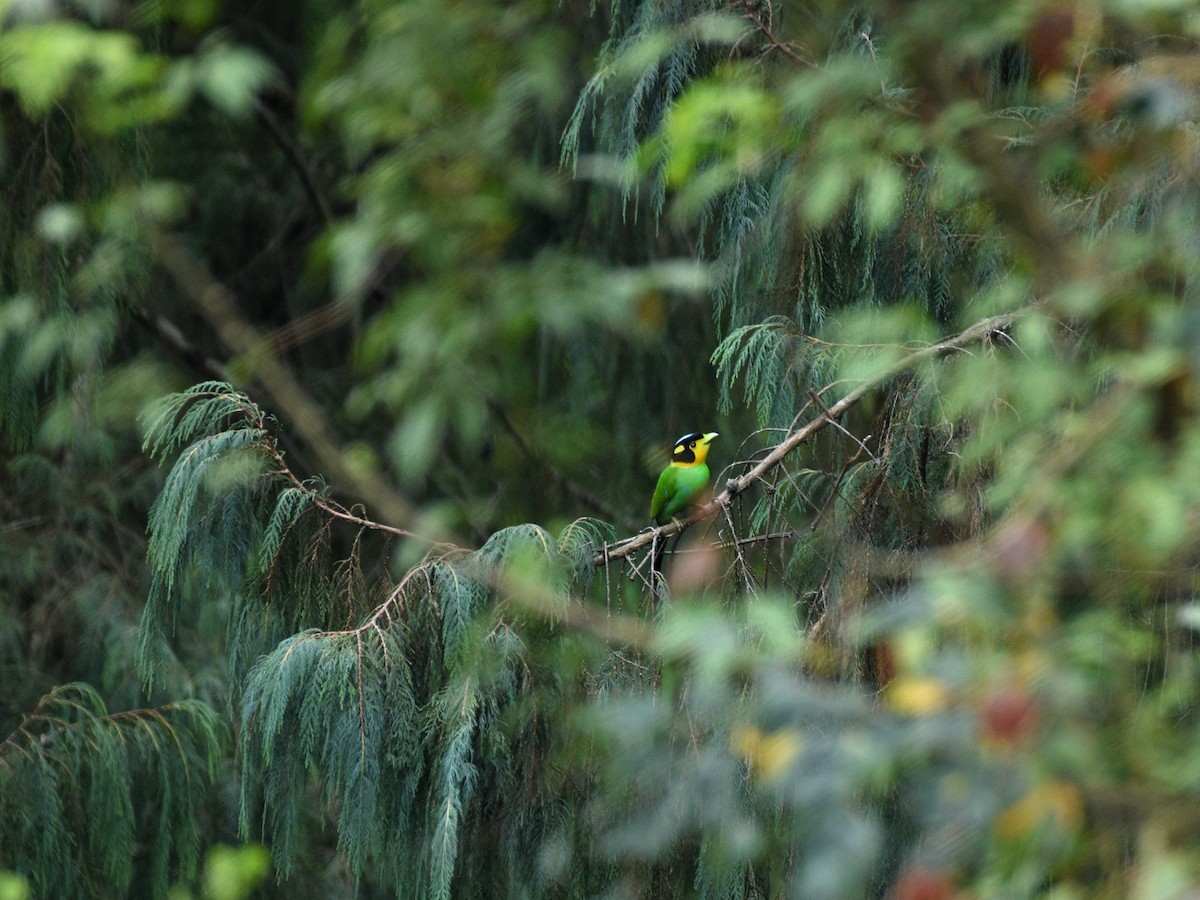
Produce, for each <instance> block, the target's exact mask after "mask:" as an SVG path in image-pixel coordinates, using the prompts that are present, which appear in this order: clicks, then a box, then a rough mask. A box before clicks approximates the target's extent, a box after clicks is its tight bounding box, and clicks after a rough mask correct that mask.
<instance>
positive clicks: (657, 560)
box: [650, 537, 667, 588]
mask: <svg viewBox="0 0 1200 900" xmlns="http://www.w3.org/2000/svg"><path fill="white" fill-rule="evenodd" d="M666 552H667V539H666V538H665V537H664V538H662V539H660V540H656V541H655V542H654V558H653V559H652V560H650V585H651V587H652V588H657V584H656V582H657V579H656V578H655V576H656V575H658V574H659V573H661V572H662V560H663V554H664V553H666Z"/></svg>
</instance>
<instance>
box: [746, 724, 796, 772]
mask: <svg viewBox="0 0 1200 900" xmlns="http://www.w3.org/2000/svg"><path fill="white" fill-rule="evenodd" d="M803 745H804V741H803V738H802V737H801V735H800V732H799V731H797V730H796V729H794V728H783V729H780V730H779V731H770V732H764V731H762V730H761V729H759V728H756V727H755V726H753V725H739V726H737V727H736V728H734V729H733V732H732V733H731V734H730V736H729V746H730V749H732V750H733V752H734V753H736V754H737V755H738V756H741V757H743V758H744V759H745V760H746V762H747V763H749V765H750V768H751V770H752V771H757V772H760V773H761V774H762V776H763V777H764V778H768V779H775V778H778V777H779V776H780V775H782V774H783V773H784V772H785V771H786V770H787V768H788V766H789V765H791V763H792V762H793V761H794V760H795V759H796V757H797V756H799V755H800V750H801V749H802V748H803Z"/></svg>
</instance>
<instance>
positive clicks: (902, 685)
mask: <svg viewBox="0 0 1200 900" xmlns="http://www.w3.org/2000/svg"><path fill="white" fill-rule="evenodd" d="M884 696H885V697H886V699H887V702H888V703H889V704H891V707H892V709H894V710H896V712H898V713H903V714H904V715H908V716H928V715H932V714H933V713H936V712H941V711H942V710H943V709H945V708H946V707H947V706H949V705H950V689H949V688H948V687H947V686H946V684H945V683H944V682H942V681H939V680H938V679H936V678H929V677H927V676H921V675H901V676H900V677H899V678H896V679H895V680H894V681H892V683H891V684H889V685H888V686H887V690H886V691H885V693H884Z"/></svg>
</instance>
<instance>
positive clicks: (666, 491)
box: [650, 466, 679, 525]
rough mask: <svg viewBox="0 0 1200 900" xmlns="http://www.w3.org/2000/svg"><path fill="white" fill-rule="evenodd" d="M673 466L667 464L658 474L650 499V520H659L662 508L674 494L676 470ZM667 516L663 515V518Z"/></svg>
mask: <svg viewBox="0 0 1200 900" xmlns="http://www.w3.org/2000/svg"><path fill="white" fill-rule="evenodd" d="M678 471H679V469H677V468H676V467H674V466H667V467H666V468H665V469H663V470H662V474H661V475H659V476H658V485H657V486H656V487H655V488H654V497H653V499H652V500H651V501H650V520H651V521H652V522H657V523H658V524H660V525H661V524H662V522H659V518H658V517H659V516H660V515H661V514H662V512H663V508H664V507H666V506H667V505H668V501H670V500H671V498H672V497H673V496H674V495H675V473H676V472H678ZM668 518H670V517H669V516H663V519H664V520H665V519H668Z"/></svg>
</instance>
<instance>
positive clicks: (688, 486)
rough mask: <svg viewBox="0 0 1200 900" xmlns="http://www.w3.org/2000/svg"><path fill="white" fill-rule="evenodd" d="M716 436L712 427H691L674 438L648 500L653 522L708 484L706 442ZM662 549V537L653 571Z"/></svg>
mask: <svg viewBox="0 0 1200 900" xmlns="http://www.w3.org/2000/svg"><path fill="white" fill-rule="evenodd" d="M716 436H717V433H716V432H715V431H710V432H709V433H708V434H701V433H700V432H698V431H693V432H692V433H691V434H685V435H684V436H683V437H681V438H680V439H679V440H677V441H676V442H675V447H674V449H673V450H672V451H671V464H670V465H669V466H667V467H666V468H665V469H663V471H662V474H661V475H659V476H658V486H657V487H655V489H654V499H652V500H651V501H650V518H651V519H653V520H654V524H655V525H666V524H667V523H668V522H670V521H671V520H673V519H675V518H676V516H678V515H681V514H683V513H685V512H686V511H687V508H688V507H689V506H691V505H692V504H693V503H695V502H696V501H697V500H699V499H700V497H701V495H702V494H703V493H704V489H705V488H706V487H708V479H709V472H708V464H707V462H706V460H707V459H708V445H709V444H711V443H712V440H713V438H715V437H716ZM665 549H666V542H665V541H664V542H663V543H662V544H661V545H659V547H658V548H657V550H656V551H655V553H654V563H653V569H652V571H656V572H657V571H658V570H659V565H660V563H661V562H662V556H663V551H664V550H665Z"/></svg>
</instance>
